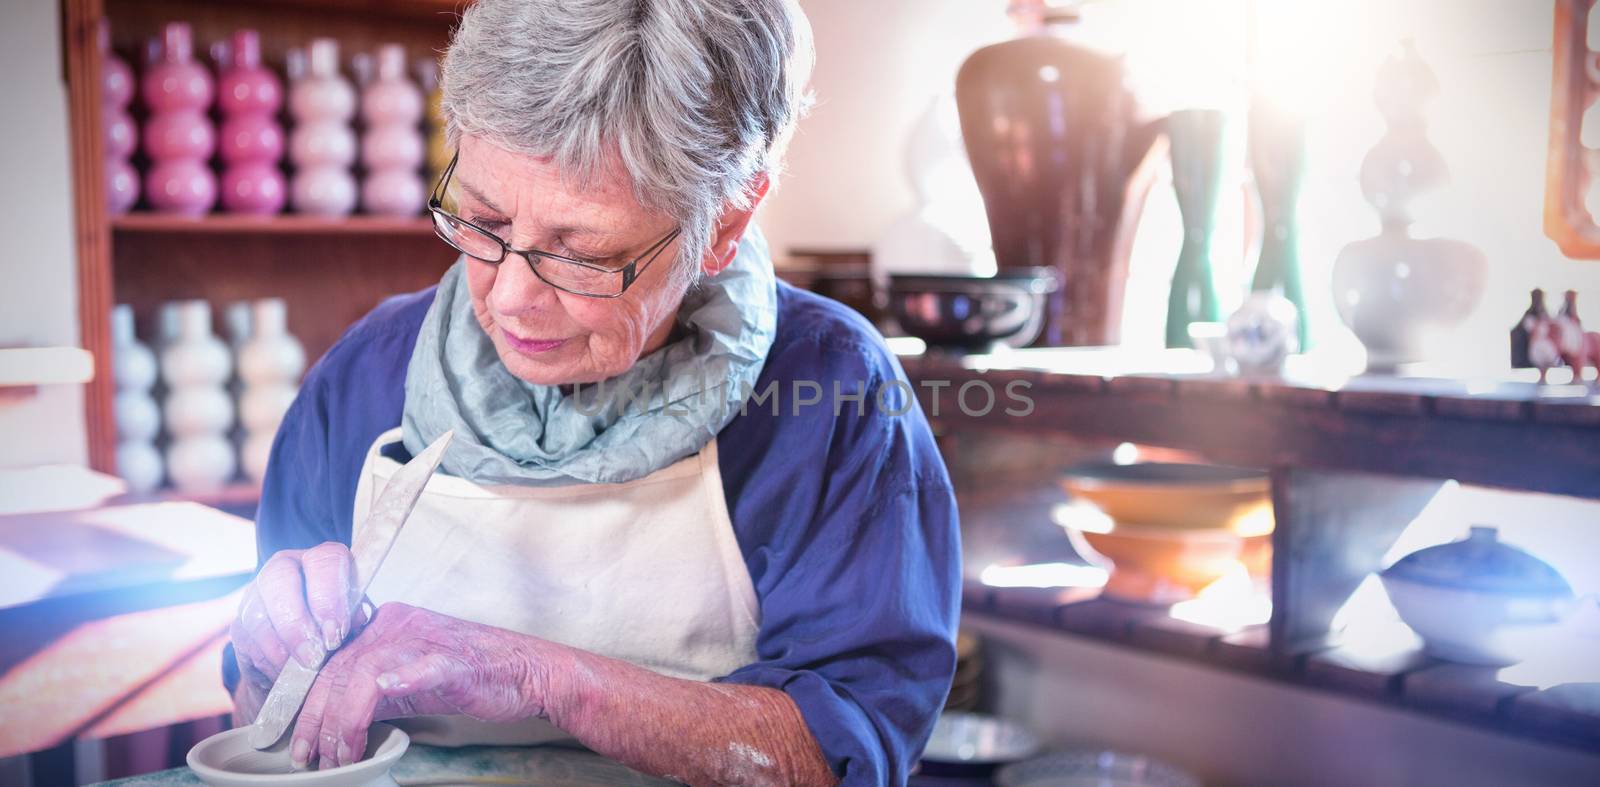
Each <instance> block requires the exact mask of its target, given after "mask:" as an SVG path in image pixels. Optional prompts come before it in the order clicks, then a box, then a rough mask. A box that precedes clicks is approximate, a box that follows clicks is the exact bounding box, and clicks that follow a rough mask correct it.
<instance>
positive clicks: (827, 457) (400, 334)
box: [225, 282, 961, 785]
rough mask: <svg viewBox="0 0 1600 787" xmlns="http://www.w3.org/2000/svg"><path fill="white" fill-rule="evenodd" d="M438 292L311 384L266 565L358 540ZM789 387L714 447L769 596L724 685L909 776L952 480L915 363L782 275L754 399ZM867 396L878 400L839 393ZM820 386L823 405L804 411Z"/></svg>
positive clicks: (950, 578)
mask: <svg viewBox="0 0 1600 787" xmlns="http://www.w3.org/2000/svg"><path fill="white" fill-rule="evenodd" d="M433 295H434V291H433V290H432V289H428V290H423V291H421V292H417V293H412V294H409V295H401V296H396V297H394V298H391V299H389V300H387V301H385V302H384V303H382V304H380V305H379V306H378V307H377V308H376V309H374V310H373V311H372V313H370V314H368V315H367V316H366V317H364V318H363V319H362V320H361V321H360V322H358V323H356V324H355V325H354V326H352V327H351V328H350V329H349V330H348V331H347V332H346V333H345V335H344V336H343V337H342V338H341V339H340V340H339V341H338V343H336V344H335V345H334V346H333V348H332V349H330V350H329V351H328V353H327V355H325V356H323V358H322V359H321V360H320V361H318V362H317V364H316V365H315V366H314V367H313V368H312V369H311V371H310V373H309V374H308V375H307V377H306V380H305V383H304V385H303V387H302V388H301V390H300V394H299V396H298V397H297V398H296V399H295V402H294V405H293V406H292V407H290V408H289V412H288V414H287V416H285V418H284V421H283V425H282V426H281V427H280V428H279V430H278V435H277V438H276V440H275V441H274V443H273V447H272V458H271V460H270V463H269V465H268V469H267V475H266V479H265V484H264V488H263V490H262V497H261V505H260V508H259V510H258V514H257V523H256V540H257V548H258V554H259V557H260V560H262V561H265V559H266V558H267V557H268V556H270V555H272V554H273V553H274V552H277V551H278V550H282V549H300V548H307V547H311V546H315V545H316V544H319V543H322V542H324V541H339V542H343V543H345V544H348V543H350V533H351V516H352V510H353V508H354V504H355V492H356V482H357V480H358V476H359V474H360V471H361V466H362V461H363V459H364V457H365V455H366V452H367V449H368V448H369V447H370V446H371V445H372V443H373V441H374V440H376V439H377V437H378V435H380V434H382V433H383V432H385V431H387V430H389V429H392V428H394V427H396V426H399V425H400V415H401V408H402V406H403V404H404V399H405V390H404V388H405V379H406V367H407V365H408V364H409V362H410V359H411V351H412V347H413V345H414V344H415V342H416V338H417V334H418V332H419V331H420V329H421V325H422V318H423V316H424V315H425V314H426V312H427V310H428V307H429V305H430V304H432V302H433ZM797 382H799V383H800V386H799V387H798V388H797V387H796V385H795V383H797ZM774 383H776V385H777V388H776V391H777V393H776V397H775V398H776V399H777V405H778V409H779V414H777V415H774V414H773V402H772V401H771V400H767V401H763V402H762V403H760V404H759V405H757V404H755V403H754V402H752V403H751V404H750V406H749V407H748V408H747V409H746V410H745V411H744V412H743V413H741V414H740V415H737V416H735V418H734V420H733V421H732V422H731V423H730V424H728V426H727V427H725V428H724V429H723V430H722V432H721V433H719V434H718V438H717V451H718V460H719V461H718V466H719V469H720V470H721V473H722V480H723V490H724V494H725V495H726V497H727V503H728V511H729V514H730V516H731V518H732V521H733V528H734V533H735V535H736V537H737V539H738V542H739V548H740V551H741V552H742V553H743V555H744V560H745V565H746V566H747V567H748V569H749V571H750V577H751V579H752V580H753V581H754V583H755V589H756V596H757V598H758V599H759V601H760V606H761V625H760V632H759V635H758V637H757V643H756V650H757V656H758V659H757V661H755V662H754V663H752V664H748V665H746V666H744V667H741V668H739V669H738V670H736V671H734V672H733V674H731V675H728V676H726V677H724V678H721V680H723V681H726V682H730V683H741V684H749V685H756V686H767V687H771V688H774V689H778V690H781V691H784V692H786V693H788V695H789V696H790V697H791V698H793V700H794V702H795V704H796V705H797V706H798V707H799V709H800V712H801V714H802V715H803V716H804V717H805V720H806V724H807V725H808V726H809V727H810V729H811V732H812V734H813V735H814V736H815V737H816V739H817V743H818V744H819V745H820V746H821V748H822V752H823V754H824V755H825V756H826V757H827V760H828V764H829V766H830V767H832V769H833V771H834V773H835V774H838V775H840V776H841V777H842V778H843V781H844V783H846V784H860V785H868V784H870V785H879V784H903V783H904V782H905V781H906V778H907V776H908V775H909V772H910V769H911V766H912V765H913V764H914V763H915V761H916V758H917V757H918V756H919V754H920V752H921V750H922V746H923V745H924V743H925V742H926V740H927V737H928V735H929V733H930V731H931V730H932V728H933V722H934V720H935V718H936V717H937V716H938V713H939V710H940V708H941V707H942V705H943V703H944V699H945V695H946V693H947V692H948V690H949V687H950V681H951V677H952V676H953V675H954V672H955V645H954V640H955V628H956V619H957V614H958V609H959V603H960V575H961V567H960V553H961V549H960V538H959V531H958V526H957V517H956V504H955V497H954V495H953V494H952V492H951V488H950V480H949V477H948V475H947V473H946V471H945V467H944V462H943V460H942V459H941V458H940V456H939V452H938V449H937V447H936V446H935V445H934V441H933V435H932V432H931V431H930V430H929V428H928V423H927V421H926V419H925V418H924V417H923V415H922V411H921V409H920V408H919V407H918V406H917V404H916V401H915V399H914V398H911V397H909V396H908V394H909V393H910V390H911V389H910V387H909V384H907V383H906V378H905V373H904V371H903V370H902V369H901V368H900V365H899V363H898V362H897V361H896V360H895V358H894V356H893V354H891V353H890V352H889V351H888V350H887V348H885V346H884V344H883V340H882V338H881V337H880V336H879V335H878V333H877V331H876V330H875V329H873V327H872V326H871V324H869V323H868V322H867V321H866V320H865V319H863V318H862V317H861V316H860V315H858V314H856V313H855V312H854V311H852V310H850V309H849V308H847V307H845V306H843V305H841V304H839V303H836V302H834V301H831V300H828V299H826V298H822V297H819V296H816V295H813V294H811V293H809V292H805V291H803V290H798V289H795V288H793V287H790V286H788V285H786V284H783V283H782V282H780V283H779V285H778V326H777V336H776V337H775V339H774V341H773V344H772V348H771V350H770V351H769V353H768V356H767V361H766V364H765V366H764V368H763V370H762V372H761V377H760V379H759V380H758V381H757V384H756V386H755V388H754V390H755V392H756V394H757V395H758V396H759V395H760V394H761V393H762V392H765V391H767V390H768V388H769V386H770V385H772V384H774ZM811 383H815V384H816V385H817V386H819V388H812V386H811V385H810V384H811ZM885 384H887V388H885ZM880 389H883V390H884V391H885V393H883V398H882V400H881V405H882V406H880V400H879V398H878V392H879V391H880ZM836 390H837V391H838V392H839V394H840V395H841V398H840V399H837V400H836V399H835V395H834V392H835V391H836ZM863 391H864V392H865V394H866V396H865V397H864V401H863V402H861V404H857V402H856V401H855V400H850V399H845V398H842V397H843V396H850V395H855V394H857V393H860V392H863ZM819 392H820V394H821V396H820V399H821V401H820V402H816V403H814V404H809V405H804V406H800V405H799V404H798V403H799V402H802V401H812V400H813V399H816V398H818V397H817V394H818V393H819ZM797 393H798V396H796V394H797ZM836 402H837V404H838V409H837V413H836V409H835V404H836ZM902 411H903V412H902ZM226 661H227V665H226V667H225V669H229V668H231V667H232V666H233V664H232V658H231V654H230V657H229V658H227V659H226ZM234 679H236V678H233V677H231V676H230V681H231V680H234Z"/></svg>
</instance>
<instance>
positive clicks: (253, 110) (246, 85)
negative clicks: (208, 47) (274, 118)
mask: <svg viewBox="0 0 1600 787" xmlns="http://www.w3.org/2000/svg"><path fill="white" fill-rule="evenodd" d="M232 51H233V65H232V67H230V68H229V69H228V70H227V71H225V72H223V74H222V78H221V79H220V80H218V86H217V88H218V89H217V108H218V109H220V110H221V111H222V114H223V115H226V116H233V115H242V114H247V113H249V114H264V115H268V116H271V115H273V114H276V113H277V111H278V110H279V109H280V108H282V106H283V85H282V84H281V83H280V82H279V81H278V75H277V74H274V73H272V71H271V70H270V69H268V68H266V67H265V66H263V65H261V37H260V35H259V34H257V33H256V31H254V30H239V31H237V32H235V33H234V34H233V47H232Z"/></svg>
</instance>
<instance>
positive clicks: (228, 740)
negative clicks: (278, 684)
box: [187, 724, 411, 787]
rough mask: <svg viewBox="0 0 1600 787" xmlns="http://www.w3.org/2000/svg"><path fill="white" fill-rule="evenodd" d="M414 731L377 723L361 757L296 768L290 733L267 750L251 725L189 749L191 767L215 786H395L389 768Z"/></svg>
mask: <svg viewBox="0 0 1600 787" xmlns="http://www.w3.org/2000/svg"><path fill="white" fill-rule="evenodd" d="M410 745H411V737H410V736H408V735H406V733H405V731H403V730H401V729H400V728H399V727H395V726H392V725H389V724H374V725H372V729H370V730H368V731H367V751H366V754H365V755H363V756H362V758H361V760H360V761H358V762H354V763H351V764H349V765H346V766H344V767H342V768H329V769H327V770H321V771H295V770H294V769H293V768H292V767H291V766H290V762H289V736H288V735H284V736H283V740H281V741H279V742H278V744H277V745H276V746H273V747H272V748H270V749H267V750H266V751H256V750H255V749H253V748H251V746H250V728H249V727H239V728H236V729H232V730H228V731H227V732H222V733H218V734H216V735H213V736H211V737H209V738H206V739H205V740H203V741H200V742H199V743H197V744H195V745H194V748H192V749H190V750H189V756H188V758H187V759H188V762H189V768H190V769H191V770H193V771H194V773H195V775H196V776H199V777H200V781H203V782H205V783H206V784H209V785H211V786H212V787H264V786H265V785H283V786H284V787H394V786H395V780H394V777H392V776H390V775H389V769H391V768H393V767H394V764H395V763H396V762H399V761H400V755H402V754H405V753H406V747H408V746H410Z"/></svg>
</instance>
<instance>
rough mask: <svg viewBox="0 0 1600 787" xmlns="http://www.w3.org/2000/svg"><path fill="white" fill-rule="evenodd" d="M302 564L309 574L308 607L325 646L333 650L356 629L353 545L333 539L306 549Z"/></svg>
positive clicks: (306, 575) (306, 589)
mask: <svg viewBox="0 0 1600 787" xmlns="http://www.w3.org/2000/svg"><path fill="white" fill-rule="evenodd" d="M300 566H301V570H302V571H303V572H304V574H305V598H306V608H307V609H308V610H310V613H311V617H312V619H313V622H314V624H315V625H316V630H317V635H318V637H319V638H320V640H321V642H322V646H323V647H324V648H327V649H328V650H333V649H334V648H337V647H339V645H340V643H342V642H344V640H345V638H346V637H347V636H349V634H350V632H351V630H353V628H354V626H353V620H352V618H353V616H352V614H351V613H352V611H353V608H354V606H355V603H354V599H353V598H352V596H354V594H355V593H356V589H355V581H356V578H355V559H354V558H353V557H352V556H351V554H350V548H349V547H347V546H345V545H344V544H339V543H335V542H331V541H330V542H328V543H325V544H321V545H318V546H316V547H313V548H311V549H308V550H306V552H305V554H304V555H302V556H301V558H300Z"/></svg>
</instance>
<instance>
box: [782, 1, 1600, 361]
mask: <svg viewBox="0 0 1600 787" xmlns="http://www.w3.org/2000/svg"><path fill="white" fill-rule="evenodd" d="M1259 2H1261V3H1263V4H1271V5H1274V6H1285V5H1287V6H1293V7H1295V8H1297V10H1296V11H1294V12H1292V13H1290V14H1289V16H1290V17H1291V18H1298V19H1299V20H1300V25H1299V31H1300V34H1301V35H1303V36H1305V38H1304V39H1303V40H1301V41H1296V42H1294V43H1293V44H1292V45H1291V46H1289V47H1288V48H1290V49H1299V50H1303V51H1309V52H1312V53H1313V54H1312V59H1311V62H1310V63H1309V65H1308V69H1309V73H1308V74H1307V75H1306V78H1305V80H1304V83H1303V89H1302V90H1301V91H1300V92H1301V93H1302V94H1303V96H1304V100H1305V104H1306V106H1307V108H1308V110H1309V112H1310V121H1311V132H1310V138H1309V140H1308V146H1309V151H1310V167H1309V172H1308V176H1307V184H1306V189H1305V194H1304V199H1303V202H1302V226H1303V255H1304V260H1305V270H1306V283H1307V289H1308V298H1309V299H1310V308H1311V309H1312V311H1313V327H1314V329H1315V332H1316V334H1317V336H1318V338H1320V339H1321V340H1322V342H1323V343H1324V345H1325V346H1328V345H1331V346H1333V347H1335V348H1337V347H1340V346H1349V345H1350V344H1352V343H1353V341H1354V340H1353V337H1349V336H1348V333H1347V332H1346V331H1344V329H1343V327H1342V325H1341V324H1340V322H1339V320H1338V317H1337V315H1336V314H1335V313H1334V311H1333V308H1332V301H1331V297H1330V295H1329V293H1328V283H1329V276H1330V270H1331V267H1332V263H1333V259H1334V257H1335V256H1336V255H1337V254H1338V251H1339V248H1340V247H1341V246H1343V245H1344V244H1345V243H1348V242H1350V241H1352V240H1356V239H1359V238H1364V237H1367V236H1369V235H1372V234H1374V233H1375V232H1376V231H1377V228H1378V227H1377V220H1376V217H1375V215H1374V214H1373V212H1372V210H1371V208H1370V207H1369V206H1368V205H1367V204H1366V203H1365V202H1364V201H1363V199H1362V197H1361V193H1360V189H1359V187H1358V186H1357V184H1356V172H1357V170H1358V168H1359V166H1360V162H1361V158H1362V156H1363V155H1365V153H1366V151H1367V150H1368V148H1370V147H1371V146H1372V144H1373V143H1374V142H1376V141H1377V139H1378V138H1379V136H1380V135H1381V134H1382V132H1383V124H1382V119H1381V117H1380V116H1379V115H1378V113H1377V110H1376V109H1375V107H1374V106H1373V103H1372V97H1371V96H1372V86H1373V77H1374V73H1375V71H1376V68H1377V66H1378V64H1379V63H1380V62H1381V60H1382V59H1383V57H1384V55H1385V54H1387V52H1388V51H1389V49H1390V48H1391V47H1393V46H1394V45H1395V43H1396V42H1398V41H1399V40H1400V38H1401V37H1403V36H1412V37H1414V38H1415V39H1416V41H1417V45H1418V47H1419V49H1420V51H1421V52H1422V54H1423V56H1424V57H1425V58H1426V59H1427V60H1428V61H1429V63H1430V64H1431V66H1432V67H1433V69H1434V70H1435V71H1436V73H1437V75H1438V77H1439V81H1440V87H1441V90H1440V94H1439V96H1438V97H1437V98H1436V99H1435V100H1434V101H1433V102H1431V103H1430V104H1429V105H1427V107H1426V109H1427V110H1428V117H1429V119H1430V131H1431V135H1432V140H1433V142H1434V144H1435V145H1436V146H1437V147H1438V148H1439V150H1440V151H1441V152H1442V153H1443V155H1444V158H1445V160H1446V161H1447V162H1448V164H1449V165H1450V168H1451V170H1452V172H1453V175H1454V184H1453V185H1452V186H1451V187H1450V188H1449V190H1447V191H1446V192H1444V193H1440V194H1437V195H1435V196H1434V197H1432V198H1431V199H1426V200H1423V201H1421V202H1419V203H1418V208H1419V213H1420V214H1421V220H1420V221H1419V222H1418V224H1417V225H1416V226H1415V227H1414V229H1415V231H1416V234H1417V235H1419V236H1428V235H1442V236H1447V237H1455V238H1460V239H1463V240H1467V241H1470V242H1472V243H1474V244H1476V245H1477V246H1478V247H1479V248H1480V249H1481V250H1482V251H1483V252H1484V253H1485V254H1486V255H1487V256H1488V258H1489V260H1490V271H1489V277H1488V281H1487V286H1486V294H1485V296H1484V298H1483V300H1482V302H1481V303H1480V305H1479V307H1478V309H1477V312H1476V313H1475V314H1474V315H1473V317H1472V318H1470V319H1469V320H1468V322H1467V323H1466V324H1465V325H1464V326H1462V329H1461V330H1459V331H1457V332H1455V334H1454V336H1453V337H1452V338H1451V339H1450V341H1449V342H1448V343H1447V344H1443V345H1441V346H1438V347H1436V348H1435V349H1436V352H1437V353H1438V355H1439V357H1440V359H1441V360H1444V361H1447V362H1451V363H1455V364H1458V365H1463V366H1467V367H1483V366H1486V365H1487V366H1488V367H1489V368H1491V369H1492V368H1493V367H1495V366H1497V365H1498V366H1504V365H1505V356H1506V332H1507V331H1508V330H1509V329H1510V327H1511V325H1512V324H1513V323H1514V322H1515V321H1516V318H1517V317H1518V316H1520V315H1521V313H1522V310H1523V309H1524V308H1525V307H1526V304H1527V297H1528V296H1527V292H1528V290H1529V289H1531V288H1533V287H1543V288H1544V289H1545V290H1546V291H1547V292H1549V293H1551V298H1552V299H1553V301H1554V302H1559V297H1560V296H1559V293H1560V291H1561V290H1565V289H1568V288H1572V289H1577V290H1578V291H1579V293H1580V296H1579V303H1580V307H1581V308H1580V313H1584V314H1587V315H1588V317H1589V322H1590V323H1591V327H1593V326H1594V325H1600V261H1569V260H1566V259H1565V258H1564V257H1563V256H1562V255H1561V253H1560V252H1559V251H1558V250H1557V249H1556V247H1555V244H1554V243H1553V242H1551V241H1550V240H1549V239H1547V238H1546V237H1545V236H1544V232H1543V229H1542V210H1543V204H1544V167H1545V151H1546V143H1547V134H1548V116H1549V107H1550V80H1551V52H1550V48H1551V39H1552V19H1553V9H1554V0H1406V2H1401V3H1396V2H1391V1H1390V0H1348V2H1325V1H1323V0H1259ZM802 5H803V6H804V7H805V10H806V12H807V14H808V15H809V16H810V18H811V22H812V25H813V28H814V29H815V32H816V39H817V57H818V63H817V71H816V77H815V80H814V84H815V89H816V94H817V98H818V106H817V108H816V111H815V112H814V113H813V115H812V116H811V117H810V118H809V119H808V120H806V121H805V122H804V123H803V124H802V126H801V129H800V132H799V134H798V135H797V137H796V139H795V142H794V146H793V149H792V151H791V155H790V157H789V168H788V175H787V177H786V179H785V180H784V181H783V182H782V184H781V187H780V189H779V190H778V191H777V192H775V193H774V195H773V196H772V198H771V199H770V200H768V204H767V206H766V207H765V208H764V209H763V214H762V222H763V225H764V226H765V227H766V229H767V231H768V234H769V236H770V237H771V238H772V240H773V248H774V249H776V250H778V251H779V252H780V253H782V252H783V251H784V250H786V249H788V248H790V247H793V246H853V247H865V246H869V245H870V244H871V243H872V241H873V240H874V239H876V238H877V237H878V236H879V234H880V233H881V232H882V231H883V230H884V228H885V227H886V226H887V225H888V224H889V222H890V221H891V220H892V219H893V218H894V217H896V216H898V215H900V214H901V213H902V212H904V211H906V210H907V209H908V208H909V207H910V205H911V193H910V190H909V188H908V186H907V185H906V182H905V174H904V165H903V160H904V158H903V154H902V150H903V145H904V142H905V139H906V135H907V133H908V131H909V127H910V124H911V122H912V121H913V120H914V118H915V116H916V114H917V113H918V112H920V111H921V110H922V109H923V107H924V106H926V101H927V98H928V97H929V96H931V95H933V94H934V93H935V92H936V91H944V90H950V89H952V86H953V80H954V75H955V72H956V69H957V68H958V67H959V65H960V63H961V61H962V60H963V59H964V58H965V56H966V55H967V54H969V53H970V52H971V51H972V50H973V49H976V48H977V47H978V46H981V45H982V44H985V43H988V42H991V41H996V40H1000V39H1003V38H1005V37H1008V36H1009V35H1010V25H1009V23H1008V22H1007V21H1006V19H1005V17H1004V13H1003V12H1004V6H1005V2H1004V1H1003V0H872V2H860V1H859V0H802ZM1105 6H1106V7H1111V8H1115V9H1118V11H1119V12H1120V13H1118V14H1117V16H1119V18H1120V19H1121V21H1122V23H1123V24H1124V25H1125V26H1126V29H1127V31H1128V33H1127V35H1128V37H1129V38H1130V39H1132V44H1131V46H1132V48H1133V49H1134V50H1135V53H1134V54H1135V57H1136V58H1137V59H1140V61H1141V63H1143V64H1144V67H1145V69H1147V70H1148V69H1150V68H1154V69H1155V71H1156V73H1154V74H1149V73H1146V74H1145V75H1146V77H1147V78H1149V79H1151V80H1153V81H1154V82H1155V83H1156V84H1157V86H1158V87H1160V88H1162V90H1161V91H1160V93H1161V99H1162V100H1163V101H1164V102H1179V103H1181V102H1182V101H1183V100H1185V98H1186V97H1187V98H1188V99H1189V100H1193V101H1196V102H1211V101H1214V100H1216V97H1217V95H1218V94H1219V93H1221V94H1227V93H1228V91H1229V89H1238V88H1241V87H1242V86H1241V85H1240V84H1228V83H1226V81H1225V80H1228V79H1236V78H1237V77H1238V75H1237V74H1233V73H1231V72H1230V68H1231V65H1230V64H1231V62H1232V61H1233V60H1236V59H1237V55H1238V53H1237V51H1236V50H1237V48H1238V41H1237V37H1236V36H1235V35H1234V34H1233V33H1230V32H1228V31H1226V30H1222V29H1219V30H1210V29H1208V28H1207V27H1206V25H1208V24H1215V25H1223V24H1225V20H1228V19H1238V18H1239V14H1240V13H1241V11H1242V6H1243V0H1120V2H1118V0H1108V2H1107V3H1106V4H1105ZM1163 67H1164V68H1166V71H1165V74H1166V79H1165V80H1162V79H1161V78H1160V73H1161V71H1160V69H1162V68H1163ZM1186 94H1187V95H1186ZM1238 210H1239V209H1238V208H1237V207H1235V208H1233V211H1234V214H1232V215H1235V216H1237V215H1238ZM1178 232H1179V224H1178V216H1177V212H1176V207H1175V203H1174V201H1173V200H1172V198H1171V196H1170V189H1169V187H1168V186H1165V185H1159V186H1158V187H1157V192H1156V193H1155V194H1154V195H1153V198H1152V200H1151V204H1150V206H1149V208H1148V209H1147V213H1146V221H1145V222H1144V224H1143V226H1142V229H1141V235H1140V237H1139V240H1138V243H1137V244H1136V246H1135V256H1134V262H1133V265H1134V270H1133V274H1132V275H1133V281H1132V282H1131V283H1130V296H1129V297H1130V301H1129V304H1128V308H1127V310H1126V312H1127V314H1128V322H1129V324H1128V325H1127V328H1126V330H1125V331H1124V335H1125V337H1126V341H1127V342H1128V343H1130V344H1136V345H1137V344H1152V343H1156V342H1159V341H1160V337H1161V325H1162V324H1163V322H1164V319H1165V318H1164V312H1165V286H1166V281H1167V279H1168V278H1169V277H1170V269H1171V266H1172V264H1173V263H1174V262H1175V261H1176V256H1177V248H1178V243H1179V236H1178ZM1218 248H1219V249H1220V250H1221V252H1220V254H1219V260H1218V263H1219V266H1222V267H1224V268H1232V269H1229V270H1223V271H1221V276H1219V278H1221V279H1222V280H1224V281H1242V280H1243V271H1241V270H1238V268H1239V267H1241V266H1242V265H1243V264H1244V261H1243V254H1242V253H1241V252H1238V251H1234V252H1233V254H1232V256H1231V258H1230V256H1229V253H1228V250H1229V249H1230V248H1232V249H1237V246H1236V245H1230V244H1226V243H1224V244H1219V247H1218ZM1238 295H1239V294H1238V293H1237V292H1226V293H1224V296H1225V298H1234V299H1236V298H1237V297H1238Z"/></svg>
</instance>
